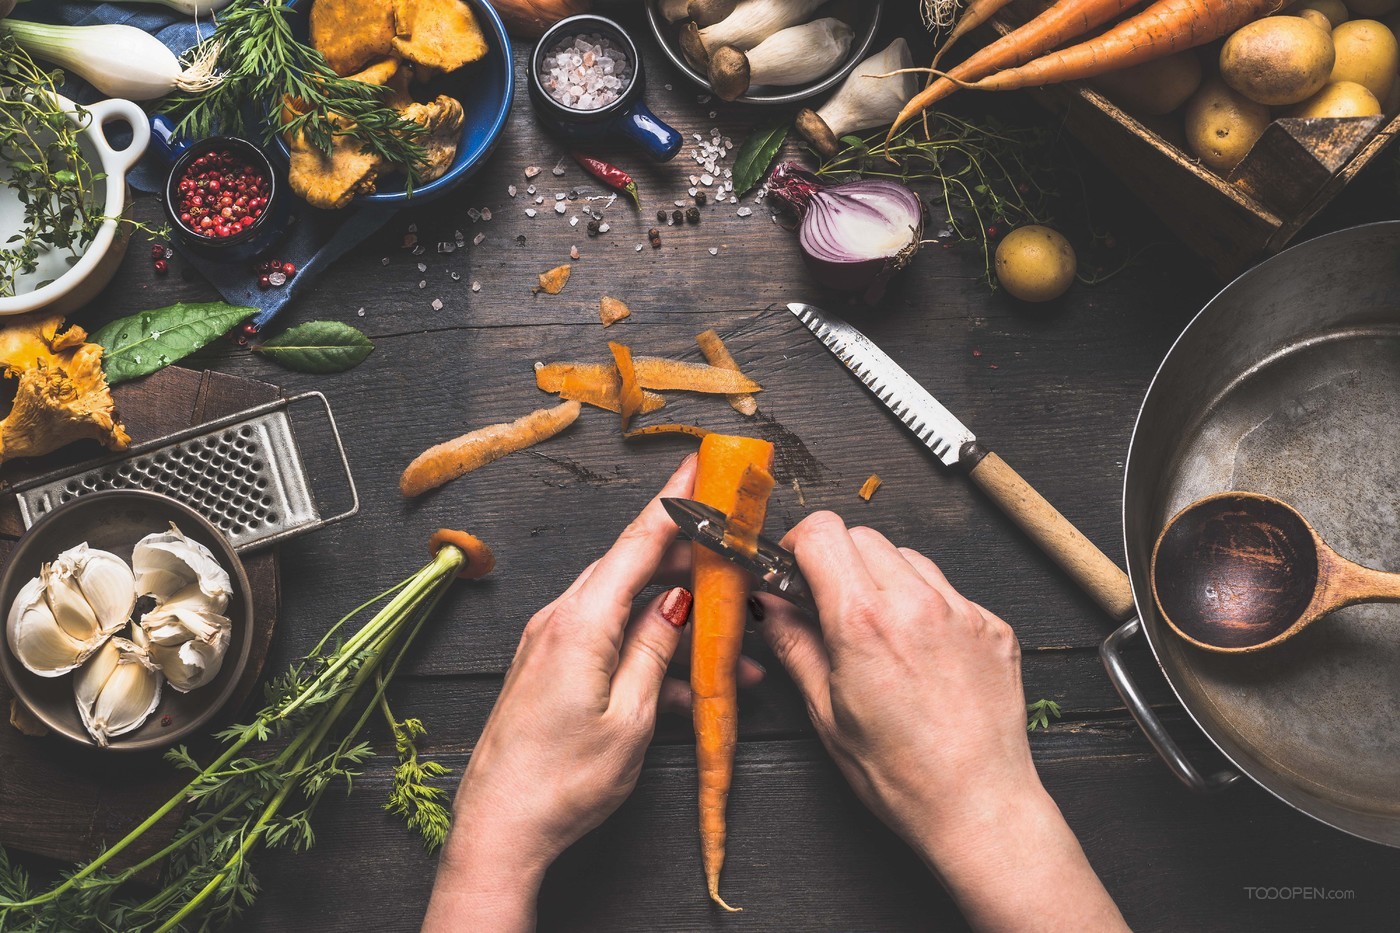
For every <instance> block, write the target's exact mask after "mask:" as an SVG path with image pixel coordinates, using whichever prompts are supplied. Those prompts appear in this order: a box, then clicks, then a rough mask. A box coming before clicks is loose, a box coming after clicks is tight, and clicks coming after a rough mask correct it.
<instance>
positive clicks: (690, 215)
mask: <svg viewBox="0 0 1400 933" xmlns="http://www.w3.org/2000/svg"><path fill="white" fill-rule="evenodd" d="M685 222H686V223H689V224H698V223H699V222H700V208H698V207H690V208H686V212H685Z"/></svg>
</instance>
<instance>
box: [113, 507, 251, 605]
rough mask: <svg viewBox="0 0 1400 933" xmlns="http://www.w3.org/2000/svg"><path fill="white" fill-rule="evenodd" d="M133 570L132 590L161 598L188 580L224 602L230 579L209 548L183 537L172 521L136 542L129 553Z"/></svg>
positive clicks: (165, 598) (177, 589)
mask: <svg viewBox="0 0 1400 933" xmlns="http://www.w3.org/2000/svg"><path fill="white" fill-rule="evenodd" d="M131 564H132V567H133V568H134V569H135V571H136V592H137V594H138V595H140V596H152V597H155V599H156V601H157V602H164V601H166V600H167V599H170V598H171V597H173V596H174V595H175V594H176V593H178V592H180V591H181V590H183V589H184V588H185V587H187V586H189V585H191V584H198V585H199V588H200V590H201V591H202V592H203V593H204V594H205V595H206V596H209V597H210V598H211V599H214V600H219V599H222V600H223V601H224V602H223V604H221V605H220V606H219V607H218V608H219V609H222V608H223V606H224V605H227V602H228V598H229V596H230V595H231V594H232V593H233V581H232V580H231V579H230V578H229V575H228V571H227V570H225V569H224V568H223V567H222V566H220V564H219V562H218V560H217V559H216V558H215V557H214V555H213V554H212V553H211V552H210V550H209V549H208V548H207V547H205V546H204V545H202V544H200V543H199V542H198V541H194V540H192V539H190V538H187V537H185V535H184V533H183V532H181V531H180V529H179V528H177V527H175V525H174V524H173V523H172V524H171V526H170V530H169V531H165V532H159V533H156V534H150V535H147V536H146V537H144V538H142V539H141V540H140V541H139V542H137V544H136V548H135V550H134V551H133V552H132V555H131Z"/></svg>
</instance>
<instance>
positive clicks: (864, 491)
mask: <svg viewBox="0 0 1400 933" xmlns="http://www.w3.org/2000/svg"><path fill="white" fill-rule="evenodd" d="M884 482H885V481H884V480H882V479H880V474H879V473H871V474H870V477H869V478H868V479H867V480H866V481H865V482H863V483H861V484H860V492H858V493H856V495H858V496H860V497H861V498H862V499H864V500H865V501H866V502H869V501H870V497H871V496H873V495H875V490H877V489H879V488H880V486H881V485H883V484H884Z"/></svg>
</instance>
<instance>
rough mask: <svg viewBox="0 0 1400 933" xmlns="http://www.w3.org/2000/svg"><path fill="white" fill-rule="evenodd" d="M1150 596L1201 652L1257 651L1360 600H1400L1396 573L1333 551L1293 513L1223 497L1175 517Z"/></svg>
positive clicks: (1159, 550)
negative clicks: (1360, 562)
mask: <svg viewBox="0 0 1400 933" xmlns="http://www.w3.org/2000/svg"><path fill="white" fill-rule="evenodd" d="M1152 595H1153V597H1154V599H1155V600H1156V602H1157V608H1158V610H1159V611H1160V612H1161V613H1162V618H1163V619H1164V620H1166V623H1167V624H1168V625H1169V626H1171V628H1172V629H1173V630H1174V631H1175V632H1176V633H1177V634H1178V635H1180V636H1181V637H1182V638H1185V639H1186V640H1187V641H1189V642H1191V643H1192V644H1194V645H1197V646H1198V647H1201V648H1205V649H1207V650H1209V651H1220V652H1234V653H1243V652H1250V651H1258V650H1260V649H1262V648H1268V647H1271V646H1273V645H1277V644H1279V643H1280V642H1282V641H1284V640H1286V639H1289V638H1292V637H1293V636H1294V635H1296V634H1298V633H1299V632H1300V631H1302V630H1303V629H1304V628H1306V627H1307V626H1309V625H1311V624H1312V623H1313V622H1316V621H1317V620H1318V619H1320V618H1322V617H1323V616H1325V615H1327V614H1329V613H1331V612H1334V611H1335V610H1337V609H1341V608H1342V607H1343V606H1350V605H1353V604H1355V603H1362V602H1400V574H1395V573H1385V572H1383V571H1380V570H1372V569H1370V568H1369V567H1363V566H1361V565H1360V564H1356V563H1353V562H1352V561H1349V560H1347V559H1346V558H1344V557H1342V556H1341V555H1339V554H1338V553H1337V552H1336V551H1334V550H1332V549H1331V548H1330V547H1328V546H1327V544H1326V543H1325V542H1324V541H1323V540H1322V538H1321V537H1320V536H1319V535H1318V533H1317V532H1316V531H1315V530H1314V529H1313V527H1312V525H1310V524H1309V523H1308V521H1307V519H1305V518H1304V517H1303V516H1302V515H1301V514H1300V513H1299V512H1298V510H1297V509H1295V508H1293V507H1292V506H1291V505H1289V504H1288V503H1286V502H1283V501H1281V500H1279V499H1275V498H1273V497H1271V496H1264V495H1259V494H1257V493H1249V492H1226V493H1220V494H1218V495H1214V496H1207V497H1206V498H1204V499H1198V500H1197V501H1195V502H1193V503H1191V504H1190V505H1188V506H1187V507H1186V508H1184V509H1182V510H1181V511H1180V512H1178V513H1177V514H1176V515H1174V516H1173V517H1172V519H1171V521H1169V522H1167V525H1166V527H1165V528H1164V529H1162V533H1161V534H1160V535H1159V536H1158V538H1157V543H1156V545H1155V546H1154V547H1153V549H1152Z"/></svg>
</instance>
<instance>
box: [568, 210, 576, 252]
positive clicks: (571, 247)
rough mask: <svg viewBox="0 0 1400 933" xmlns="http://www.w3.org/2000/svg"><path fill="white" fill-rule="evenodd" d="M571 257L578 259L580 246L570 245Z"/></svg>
mask: <svg viewBox="0 0 1400 933" xmlns="http://www.w3.org/2000/svg"><path fill="white" fill-rule="evenodd" d="M576 219H577V218H576ZM569 258H570V259H577V258H578V247H577V246H570V247H569Z"/></svg>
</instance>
